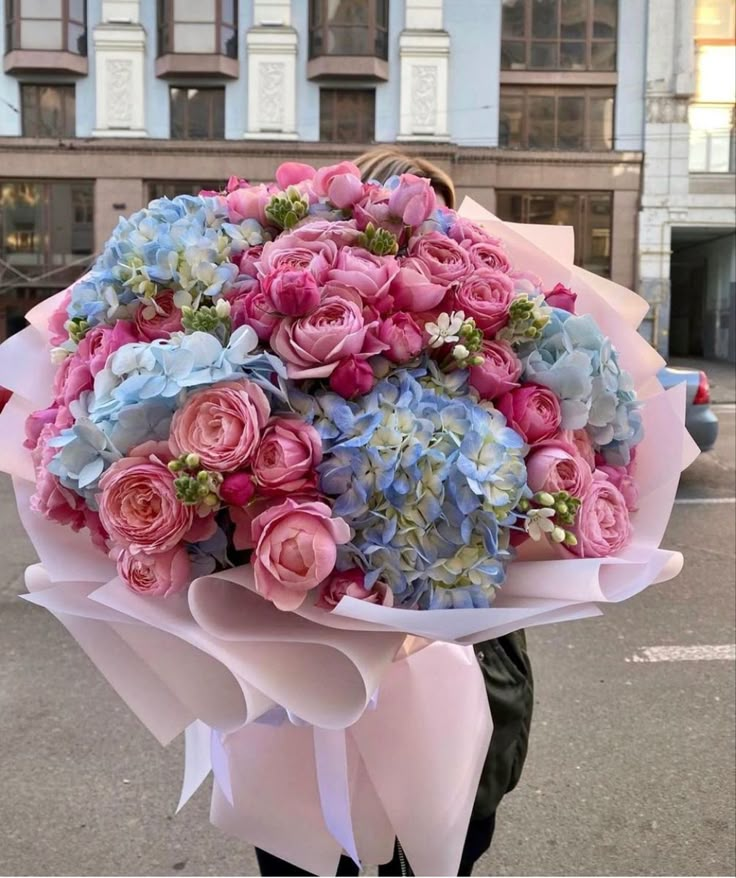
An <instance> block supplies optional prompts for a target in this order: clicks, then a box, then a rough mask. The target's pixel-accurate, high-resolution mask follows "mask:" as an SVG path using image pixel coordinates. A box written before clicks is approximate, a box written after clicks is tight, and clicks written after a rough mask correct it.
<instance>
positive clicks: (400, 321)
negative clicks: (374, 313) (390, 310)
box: [378, 311, 424, 363]
mask: <svg viewBox="0 0 736 878" xmlns="http://www.w3.org/2000/svg"><path fill="white" fill-rule="evenodd" d="M378 338H379V340H380V341H381V342H383V344H385V345H386V350H385V351H384V356H386V357H388V359H389V360H391V362H393V363H406V362H407V361H408V360H412V359H414V357H416V356H417V355H418V354H419V353H420V351H421V350H422V348H423V347H424V343H423V338H422V330H421V329H420V328H419V326H417V324H416V321H415V320H414V318H413V317H412V316H411V314H407V313H406V312H404V311H399V312H398V313H397V314H392V315H391V316H390V317H387V318H386V319H385V320H382V321H381V323H380V326H379V328H378Z"/></svg>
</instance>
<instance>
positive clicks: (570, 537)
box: [565, 530, 578, 546]
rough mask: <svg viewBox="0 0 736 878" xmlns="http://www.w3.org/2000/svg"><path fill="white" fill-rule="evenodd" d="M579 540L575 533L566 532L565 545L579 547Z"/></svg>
mask: <svg viewBox="0 0 736 878" xmlns="http://www.w3.org/2000/svg"><path fill="white" fill-rule="evenodd" d="M577 544H578V539H577V537H576V536H575V534H574V533H572V532H571V531H569V530H566V531H565V545H566V546H577Z"/></svg>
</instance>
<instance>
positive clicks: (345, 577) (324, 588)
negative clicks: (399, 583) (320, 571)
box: [315, 567, 394, 610]
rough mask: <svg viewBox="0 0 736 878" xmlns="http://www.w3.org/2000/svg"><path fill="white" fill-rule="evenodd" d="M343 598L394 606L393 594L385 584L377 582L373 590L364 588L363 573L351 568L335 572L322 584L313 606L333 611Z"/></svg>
mask: <svg viewBox="0 0 736 878" xmlns="http://www.w3.org/2000/svg"><path fill="white" fill-rule="evenodd" d="M345 596H347V597H349V598H356V599H357V600H359V601H366V603H369V604H381V605H382V606H384V607H393V605H394V593H393V592H392V591H391V589H390V588H389V587H388V586H387V585H386V584H385V583H383V582H377V583H376V584H375V585H374V586H373V588H366V587H365V573H363V571H362V570H359V569H358V568H357V567H353V568H352V569H351V570H344V571H340V570H336V571H335V572H334V573H333V574H332V576H330V578H329V579H327V580H325V582H323V583H322V585H321V586H320V587H319V596H318V597H317V601H316V604H315V606H317V607H321V608H322V609H323V610H334V609H335V607H336V606H337V605H338V604H339V603H340V601H341V600H342V598H343V597H345Z"/></svg>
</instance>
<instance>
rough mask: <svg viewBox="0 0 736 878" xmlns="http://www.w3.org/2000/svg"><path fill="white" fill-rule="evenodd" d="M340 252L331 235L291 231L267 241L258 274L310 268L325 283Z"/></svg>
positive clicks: (319, 281)
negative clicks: (313, 236) (317, 235)
mask: <svg viewBox="0 0 736 878" xmlns="http://www.w3.org/2000/svg"><path fill="white" fill-rule="evenodd" d="M303 228H305V229H306V228H308V226H304V227H303ZM337 255H338V246H337V244H336V243H335V242H334V241H332V240H330V239H329V238H322V237H319V238H314V239H312V238H310V237H301V236H300V235H298V234H296V233H294V232H291V233H289V234H286V235H279V237H278V238H276V240H275V241H268V242H267V243H266V244H264V246H263V252H262V253H261V258H260V259H259V260H258V263H257V269H258V274H259V276H260V277H265V276H266V275H268V274H270V273H271V272H272V271H275V270H276V269H277V268H291V269H306V270H307V271H311V272H312V274H313V275H314V276H315V278H316V280H317V282H318V283H320V284H323V283H324V282H325V281H326V280H327V275H328V272H329V271H330V269H331V268H332V267H333V266H334V264H335V262H336V261H337Z"/></svg>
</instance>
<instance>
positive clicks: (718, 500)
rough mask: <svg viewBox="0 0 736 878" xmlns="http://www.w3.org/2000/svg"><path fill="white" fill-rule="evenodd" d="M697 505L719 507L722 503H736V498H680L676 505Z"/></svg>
mask: <svg viewBox="0 0 736 878" xmlns="http://www.w3.org/2000/svg"><path fill="white" fill-rule="evenodd" d="M697 503H703V504H709V505H717V504H721V503H736V497H678V498H677V499H676V500H675V505H676V506H677V505H681V506H694V505H695V504H697Z"/></svg>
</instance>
